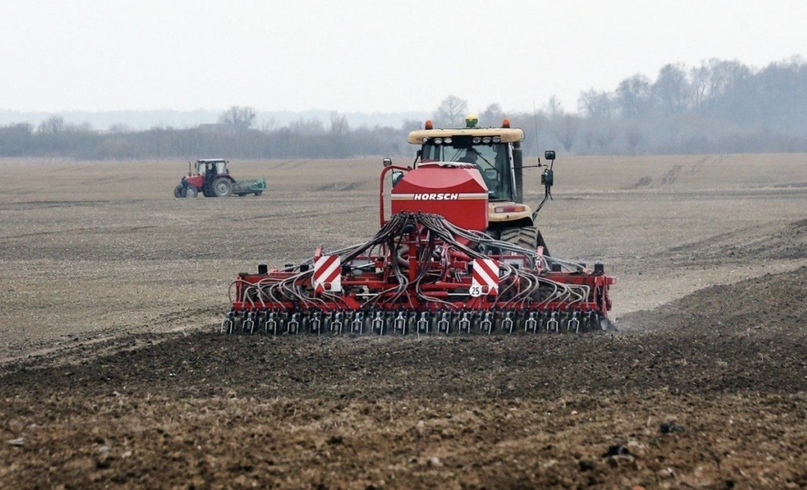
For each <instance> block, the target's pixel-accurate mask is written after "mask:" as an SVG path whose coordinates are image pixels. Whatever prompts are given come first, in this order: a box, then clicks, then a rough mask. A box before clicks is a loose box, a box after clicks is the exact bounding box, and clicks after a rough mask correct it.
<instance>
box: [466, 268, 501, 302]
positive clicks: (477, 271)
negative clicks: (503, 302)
mask: <svg viewBox="0 0 807 490" xmlns="http://www.w3.org/2000/svg"><path fill="white" fill-rule="evenodd" d="M469 292H470V293H471V296H473V297H475V298H476V297H479V296H483V295H485V296H487V295H491V294H498V292H499V261H498V260H494V259H474V262H473V273H472V274H471V289H470V291H469Z"/></svg>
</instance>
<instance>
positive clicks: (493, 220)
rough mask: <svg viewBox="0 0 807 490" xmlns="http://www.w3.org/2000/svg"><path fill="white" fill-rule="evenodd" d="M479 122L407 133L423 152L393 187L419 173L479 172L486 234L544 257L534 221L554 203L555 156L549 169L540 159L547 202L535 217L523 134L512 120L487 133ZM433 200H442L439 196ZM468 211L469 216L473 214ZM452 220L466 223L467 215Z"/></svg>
mask: <svg viewBox="0 0 807 490" xmlns="http://www.w3.org/2000/svg"><path fill="white" fill-rule="evenodd" d="M477 120H478V119H477V117H476V116H475V115H473V114H472V115H469V116H468V117H466V127H465V128H434V127H433V125H432V122H431V121H426V124H425V126H424V129H422V130H416V131H412V132H411V133H409V138H408V141H409V143H411V144H414V145H420V149H419V150H418V152H417V156H416V157H415V161H414V163H413V168H410V169H396V170H398V171H396V172H393V176H392V180H393V186H394V187H397V186H398V185H399V183H400V182H401V181H403V180H406V179H407V178H409V177H408V175H409V174H412V173H414V172H416V170H418V169H424V168H428V167H440V168H455V169H457V170H461V169H467V168H469V167H475V168H476V170H478V172H479V175H480V176H481V180H482V181H483V182H484V187H485V188H486V190H487V217H486V226H485V228H484V231H485V232H487V233H488V234H489V235H491V236H492V237H493V238H496V239H499V240H504V241H509V242H512V243H516V244H518V245H520V246H522V247H525V248H529V249H532V250H535V249H536V248H537V247H542V248H543V253H544V254H546V255H548V254H549V250H548V248H547V246H546V243H545V242H544V239H543V236H542V235H541V233H540V231H539V230H538V228H537V227H536V223H535V218H536V215H537V214H538V211H539V210H540V209H541V207H542V206H543V205H544V203H545V202H546V201H547V199H549V198H551V192H550V190H551V187H552V184H553V183H554V182H553V181H554V179H553V174H552V165H553V164H554V159H555V152H554V151H551V150H550V151H547V152H546V153H545V158H546V159H547V160H548V161H549V162H550V163H549V165H548V166H547V165H543V164H541V161H540V159H539V161H538V165H537V166H538V167H545V170H544V172H543V174H542V176H541V183H542V184H543V185H544V188H545V193H544V199H543V201H541V203H540V204H539V205H538V206H537V207H536V209H535V210H534V211H533V210H532V209H531V208H530V206H529V205H527V204H524V195H523V187H524V185H523V168H524V164H523V159H522V150H521V142H522V140H523V139H524V132H523V131H522V130H521V129H517V128H511V127H510V121H509V120H508V119H504V120H503V121H502V125H501V127H488V128H478V127H476V124H477ZM384 163H385V165H387V166H388V165H391V164H392V161H391V160H389V159H385V162H384ZM437 190H439V189H437ZM394 193H395V189H393V194H394ZM434 194H435V195H438V196H439V195H440V193H439V192H435V193H434ZM466 211H468V212H470V209H466ZM424 212H425V210H424ZM454 214H455V215H459V216H462V217H463V219H466V221H467V217H466V216H464V215H463V213H461V212H455V213H454ZM465 214H467V213H465ZM455 224H457V225H460V224H459V223H455Z"/></svg>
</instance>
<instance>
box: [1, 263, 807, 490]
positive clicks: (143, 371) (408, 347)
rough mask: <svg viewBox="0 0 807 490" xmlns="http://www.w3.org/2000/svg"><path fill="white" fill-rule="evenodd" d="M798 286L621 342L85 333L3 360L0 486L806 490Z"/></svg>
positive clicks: (738, 293)
mask: <svg viewBox="0 0 807 490" xmlns="http://www.w3.org/2000/svg"><path fill="white" fill-rule="evenodd" d="M805 296H807V268H801V269H799V270H797V271H795V272H793V273H789V274H782V275H768V276H764V277H760V278H758V279H754V280H750V281H746V282H743V283H740V284H736V285H732V286H715V287H711V288H708V289H706V290H704V291H702V292H700V293H699V294H697V295H693V296H690V297H686V298H683V299H681V300H679V301H676V302H674V303H672V304H669V305H666V306H664V307H662V308H659V309H657V310H656V311H653V312H649V313H637V314H634V315H632V316H629V317H627V318H625V320H624V321H625V322H631V323H632V324H633V328H632V329H631V331H630V333H616V334H610V333H609V334H594V335H548V334H544V335H537V336H535V335H518V336H512V337H511V336H506V337H504V336H500V337H485V336H471V337H428V338H426V337H423V338H417V337H406V338H401V337H383V338H382V337H362V338H330V337H327V338H326V337H323V338H318V337H313V336H303V337H281V338H272V337H263V336H236V337H228V336H222V335H218V334H215V333H206V332H198V333H192V334H187V333H186V334H174V335H161V336H147V335H134V336H130V337H124V338H118V339H114V340H110V341H106V342H99V343H95V344H91V345H87V346H83V347H79V348H78V349H76V350H75V351H73V352H70V353H69V354H66V353H64V352H61V353H59V355H53V356H41V357H39V358H36V359H33V360H29V361H19V362H16V363H13V364H9V365H7V366H6V368H7V369H6V371H7V372H6V373H5V374H4V375H3V377H2V379H0V382H2V387H3V388H2V392H1V393H2V401H3V404H2V409H1V410H0V420H2V422H0V438H1V439H2V440H3V441H4V444H3V445H2V446H0V461H2V462H3V464H2V466H1V467H0V468H2V469H0V483H2V486H3V487H5V488H38V487H61V488H94V487H97V488H101V487H132V488H134V487H142V488H167V487H182V488H229V487H236V488H246V487H259V488H267V487H292V488H424V487H425V488H446V487H449V488H547V487H557V488H582V487H597V488H631V487H633V486H636V485H640V486H644V487H646V488H804V487H805V486H807V438H806V437H805V435H806V434H807V429H805V428H806V427H807V395H806V394H805V392H807V355H805V345H807V342H806V341H807V328H805V324H804V320H803V319H804V318H807V303H805V302H804V300H803V298H804V297H805ZM99 350H101V351H104V352H107V354H105V355H100V356H99V355H97V351H99Z"/></svg>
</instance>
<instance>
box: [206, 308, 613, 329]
mask: <svg viewBox="0 0 807 490" xmlns="http://www.w3.org/2000/svg"><path fill="white" fill-rule="evenodd" d="M604 320H605V319H604V317H602V316H601V315H600V314H599V313H597V312H595V311H578V310H564V311H561V310H534V311H529V310H458V311H449V310H445V311H411V310H405V309H400V310H371V311H351V310H345V311H341V310H339V311H333V310H332V311H308V312H301V311H288V310H270V309H266V310H253V311H247V312H244V311H235V310H233V311H230V312H229V313H228V314H227V315H226V317H225V318H224V320H223V321H222V323H221V327H220V331H221V333H227V334H266V335H297V334H314V335H324V334H327V335H343V334H351V335H363V334H375V335H388V334H397V335H429V334H443V335H449V334H472V333H477V334H486V335H491V334H515V333H540V332H552V333H565V332H570V333H580V332H590V331H597V330H602V329H603V326H602V325H604Z"/></svg>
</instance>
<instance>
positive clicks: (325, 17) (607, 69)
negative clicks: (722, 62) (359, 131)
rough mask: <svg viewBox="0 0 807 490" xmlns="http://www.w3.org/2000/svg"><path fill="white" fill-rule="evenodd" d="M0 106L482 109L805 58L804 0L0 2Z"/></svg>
mask: <svg viewBox="0 0 807 490" xmlns="http://www.w3.org/2000/svg"><path fill="white" fill-rule="evenodd" d="M0 33H1V34H0V35H1V36H2V37H0V109H10V110H16V111H46V112H54V113H56V112H59V111H71V110H78V111H107V110H128V109H134V110H152V109H175V110H193V109H208V110H222V109H225V108H227V107H229V106H232V105H247V106H251V107H252V108H254V109H255V110H256V111H274V110H278V111H279V110H291V111H304V110H309V109H320V110H328V111H337V112H353V111H361V112H399V111H432V110H433V109H435V108H436V107H437V106H438V105H439V104H440V102H441V101H442V100H443V99H444V98H445V97H447V96H448V95H456V96H458V97H460V98H462V99H465V100H466V101H468V105H469V108H470V109H471V110H477V111H482V110H483V109H484V108H485V107H487V106H488V105H489V104H491V103H498V104H500V105H501V106H502V108H503V109H504V110H505V111H532V109H533V107H537V108H539V109H540V108H541V107H543V106H544V105H545V104H546V102H547V100H548V99H549V98H550V97H551V96H553V95H555V96H557V97H558V98H559V99H560V100H561V102H562V103H563V106H564V108H565V109H567V110H569V111H572V112H574V111H576V108H577V98H578V96H579V95H580V93H581V92H582V91H585V90H588V89H590V88H595V89H597V90H608V91H610V90H613V89H614V88H615V87H616V85H617V84H618V83H619V82H620V81H621V80H623V79H624V78H627V77H629V76H631V75H634V74H636V73H642V74H644V75H647V76H648V77H650V78H651V79H655V77H656V75H657V73H658V70H659V69H660V68H661V67H662V66H663V65H665V64H667V63H683V64H684V65H685V66H686V67H687V68H690V67H692V66H697V65H699V64H700V63H701V62H702V61H704V60H707V59H709V58H719V59H736V60H738V61H740V62H742V63H743V64H746V65H749V66H752V67H756V68H761V67H764V66H765V65H767V64H769V63H770V62H773V61H782V60H787V59H789V58H790V57H792V56H793V55H801V56H806V55H807V1H805V0H792V1H790V0H771V1H768V2H762V1H760V0H731V1H729V0H697V1H693V0H671V1H668V0H610V1H598V0H587V1H569V0H562V1H561V0H552V1H543V0H532V1H520V0H518V1H515V0H507V1H482V0H461V1H454V0H449V1H445V0H431V1H420V0H409V1H384V0H367V1H359V0H341V1H326V0H321V1H319V0H302V1H299V0H288V1H274V0H253V1H248V0H226V1H225V0H221V1H212V0H181V1H180V0H137V1H131V0H99V1H95V0H83V1H82V0H71V1H63V0H24V1H13V0H2V2H0Z"/></svg>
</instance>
